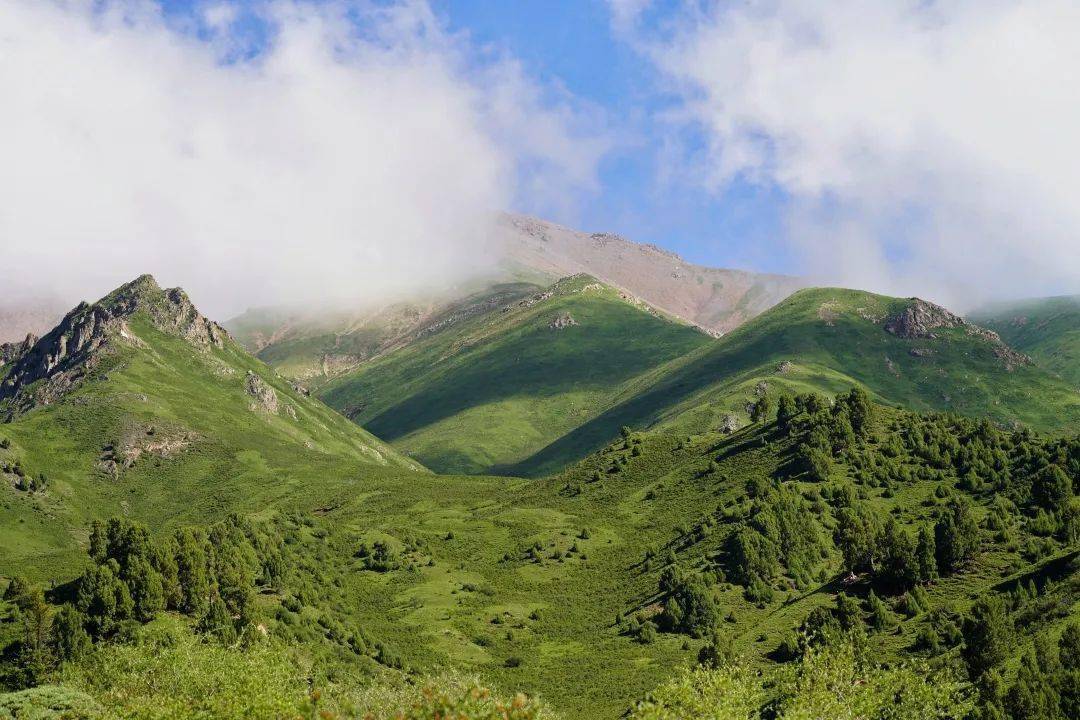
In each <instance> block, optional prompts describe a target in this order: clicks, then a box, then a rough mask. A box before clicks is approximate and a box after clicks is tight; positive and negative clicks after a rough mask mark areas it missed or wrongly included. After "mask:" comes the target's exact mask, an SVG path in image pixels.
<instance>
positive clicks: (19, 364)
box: [0, 275, 228, 415]
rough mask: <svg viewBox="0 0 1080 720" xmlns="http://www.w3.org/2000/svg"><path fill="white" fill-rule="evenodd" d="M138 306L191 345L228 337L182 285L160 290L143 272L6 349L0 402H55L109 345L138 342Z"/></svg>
mask: <svg viewBox="0 0 1080 720" xmlns="http://www.w3.org/2000/svg"><path fill="white" fill-rule="evenodd" d="M140 311H142V312H144V313H145V315H146V316H147V317H148V318H149V319H150V320H151V321H152V322H153V323H154V325H155V326H156V327H157V328H158V329H160V330H161V331H162V332H166V333H169V334H172V335H176V336H179V337H182V338H184V339H185V340H187V341H188V342H190V343H192V344H193V345H195V346H196V347H201V348H205V347H209V346H210V345H214V346H217V347H221V346H222V345H223V343H224V339H225V338H226V337H228V333H226V332H225V330H224V329H222V328H221V327H220V326H219V325H217V324H216V323H214V322H212V321H210V320H207V319H206V318H205V317H203V316H202V315H201V314H200V313H199V312H198V310H196V309H195V307H194V306H193V305H192V304H191V301H190V300H189V299H188V297H187V295H186V294H185V293H184V291H183V290H181V289H179V288H172V289H169V290H162V289H161V287H160V286H159V285H158V284H157V282H156V281H155V280H154V278H153V277H151V276H150V275H143V276H141V277H139V278H136V279H135V280H133V281H132V282H130V283H127V284H126V285H123V286H121V287H119V288H117V289H116V290H114V291H113V292H112V293H110V294H109V295H107V296H105V297H104V298H102V299H101V300H99V301H98V302H96V303H94V304H89V303H86V302H83V303H79V305H78V306H77V307H76V308H75V309H74V310H72V311H71V312H69V313H68V314H67V315H65V316H64V318H63V319H62V320H61V321H60V324H58V325H57V326H56V327H55V328H53V329H52V330H51V331H50V332H48V333H46V334H45V335H44V336H42V337H41V338H40V339H37V341H36V342H34V343H32V345H30V346H29V347H21V348H19V349H18V350H16V351H14V352H12V358H13V359H12V360H11V361H10V362H11V366H10V368H9V369H8V372H7V374H6V376H5V377H4V378H3V380H2V382H0V402H4V403H5V404H6V405H7V406H8V408H7V410H8V412H7V414H8V415H12V414H18V413H19V412H22V411H25V410H28V409H30V408H31V407H34V406H36V405H47V404H50V403H53V402H56V401H57V400H58V399H60V398H61V397H63V396H64V395H65V394H67V393H68V392H70V391H71V390H72V389H73V388H74V387H76V386H77V385H79V384H80V383H81V382H82V381H83V380H84V379H85V378H86V377H88V376H89V375H90V374H91V373H92V372H93V371H94V369H95V368H97V367H98V366H99V365H100V363H101V362H102V360H103V359H104V358H105V357H107V356H108V355H109V354H110V353H109V350H110V349H111V348H112V347H113V346H114V345H116V344H118V343H119V344H127V345H134V346H141V345H142V344H143V343H142V341H141V340H139V338H138V337H137V336H136V334H135V333H134V332H133V331H132V330H131V328H130V327H129V325H128V321H129V320H130V319H131V318H132V316H134V315H135V313H136V312H140ZM28 339H29V338H28ZM24 344H25V341H24Z"/></svg>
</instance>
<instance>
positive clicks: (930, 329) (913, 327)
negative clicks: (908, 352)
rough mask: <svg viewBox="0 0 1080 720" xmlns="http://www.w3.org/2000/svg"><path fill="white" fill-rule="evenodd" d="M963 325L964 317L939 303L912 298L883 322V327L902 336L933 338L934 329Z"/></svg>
mask: <svg viewBox="0 0 1080 720" xmlns="http://www.w3.org/2000/svg"><path fill="white" fill-rule="evenodd" d="M964 325H965V322H964V319H963V318H962V317H960V316H959V315H954V314H953V313H951V312H949V311H948V310H946V309H945V308H943V307H941V306H940V305H935V304H934V303H930V302H926V301H925V300H920V299H919V298H912V299H911V304H910V305H908V306H907V308H905V309H904V310H903V312H900V313H898V314H897V315H894V316H892V317H891V318H889V319H888V320H886V322H885V329H886V330H888V331H889V332H890V333H892V334H893V335H896V336H897V337H902V338H909V339H914V338H933V337H935V335H934V330H937V329H939V328H956V327H963V326H964Z"/></svg>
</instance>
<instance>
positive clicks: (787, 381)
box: [508, 288, 1080, 474]
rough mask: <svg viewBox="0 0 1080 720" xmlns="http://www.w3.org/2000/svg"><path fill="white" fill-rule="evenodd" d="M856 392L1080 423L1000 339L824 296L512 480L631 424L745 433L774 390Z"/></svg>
mask: <svg viewBox="0 0 1080 720" xmlns="http://www.w3.org/2000/svg"><path fill="white" fill-rule="evenodd" d="M890 327H892V329H893V331H890V330H889V329H888V328H890ZM854 384H858V385H862V386H863V387H865V388H867V389H868V390H869V391H870V392H871V393H872V394H873V395H874V396H875V397H876V398H878V399H879V400H881V401H883V402H887V403H890V404H894V405H899V406H902V407H906V408H910V409H915V410H949V411H955V412H959V413H963V414H966V415H970V416H972V417H989V418H991V419H993V420H995V421H998V422H1001V423H1012V422H1017V421H1018V422H1022V423H1025V424H1028V425H1031V426H1032V427H1034V428H1038V429H1043V430H1048V431H1066V430H1069V429H1070V428H1075V427H1076V426H1077V425H1078V424H1080V392H1078V391H1077V390H1076V389H1075V388H1074V387H1073V386H1071V385H1070V384H1068V383H1066V382H1063V381H1062V380H1061V379H1060V378H1058V377H1055V376H1053V375H1051V374H1050V373H1048V372H1046V371H1044V370H1042V369H1041V368H1039V367H1037V366H1035V365H1033V364H1032V363H1031V361H1030V360H1029V359H1027V358H1026V357H1024V356H1023V355H1021V354H1019V353H1016V352H1015V351H1013V350H1011V349H1010V348H1009V347H1008V346H1006V345H1005V344H1003V343H1002V342H1001V341H1000V340H999V339H998V338H997V337H996V336H995V335H993V334H992V333H987V332H986V331H983V330H982V329H981V328H979V327H977V326H972V325H970V324H967V323H964V321H963V320H962V319H960V318H959V317H957V316H955V315H952V314H951V313H948V312H947V311H945V310H943V309H941V308H938V307H937V306H933V305H931V304H929V303H925V302H923V301H921V300H913V299H900V298H890V297H885V296H881V295H874V294H871V293H866V292H861V291H857V290H841V289H832V288H815V289H808V290H800V291H798V292H796V293H795V294H793V295H792V296H791V297H789V298H788V299H787V300H784V301H783V302H781V303H780V304H779V305H777V306H776V307H774V308H772V309H771V310H768V311H767V312H765V313H763V314H761V315H760V316H758V317H757V318H755V319H753V320H751V321H750V322H748V323H746V324H745V325H742V326H741V327H739V328H737V329H736V330H735V331H733V332H732V333H730V334H728V335H725V336H724V337H723V338H720V339H719V340H717V341H715V342H712V343H709V344H707V345H705V346H703V347H700V348H698V350H697V351H696V352H693V353H690V354H688V355H686V356H685V357H682V358H680V359H678V360H676V361H673V362H672V363H670V364H668V365H666V366H665V367H664V368H663V372H662V373H656V374H654V375H652V376H646V377H643V378H640V379H639V380H638V381H637V382H635V383H633V384H632V385H631V387H629V388H627V389H625V390H624V392H623V395H624V399H623V400H622V401H620V402H618V403H616V404H614V405H612V406H611V407H609V408H607V409H605V410H604V412H602V413H600V414H599V415H598V416H597V417H595V418H593V419H591V420H590V421H589V422H587V423H584V424H583V425H582V426H581V427H579V428H577V429H575V430H574V431H572V432H570V433H567V434H566V435H564V436H563V437H560V438H559V439H558V440H557V441H556V442H555V443H553V444H552V445H551V446H549V447H547V448H544V449H543V450H542V451H540V452H539V453H537V454H536V455H534V456H532V457H530V458H528V459H527V460H526V461H525V462H523V463H521V464H520V465H519V466H517V467H514V468H509V469H508V471H510V472H512V473H513V472H524V473H530V474H538V473H543V472H550V471H552V470H555V469H557V468H558V467H560V463H561V462H562V459H563V458H566V457H575V456H576V457H582V456H584V455H585V454H586V453H588V452H590V451H592V450H593V449H595V448H597V447H599V446H601V445H603V444H605V443H606V442H608V441H609V440H610V438H612V437H613V436H614V435H615V433H616V432H617V431H618V428H619V427H620V426H622V425H627V424H629V425H631V426H633V427H650V426H653V425H656V424H658V423H660V424H674V425H677V426H681V427H684V428H686V429H688V430H692V431H696V430H700V429H703V428H708V427H715V426H717V425H718V424H719V423H721V422H723V421H724V418H729V420H728V421H729V422H732V423H733V425H734V426H738V425H739V424H741V423H743V422H745V421H746V419H747V411H746V408H747V405H748V403H749V402H752V401H753V400H754V398H755V397H756V396H757V394H758V393H760V392H761V391H762V390H763V389H765V388H767V387H780V388H787V389H789V390H792V391H806V390H817V391H823V392H837V391H839V390H841V389H843V388H846V387H850V386H852V385H854Z"/></svg>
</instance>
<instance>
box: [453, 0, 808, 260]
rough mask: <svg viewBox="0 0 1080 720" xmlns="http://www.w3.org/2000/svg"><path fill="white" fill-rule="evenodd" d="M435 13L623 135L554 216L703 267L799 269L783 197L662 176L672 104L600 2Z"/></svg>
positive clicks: (484, 5) (475, 3)
mask: <svg viewBox="0 0 1080 720" xmlns="http://www.w3.org/2000/svg"><path fill="white" fill-rule="evenodd" d="M675 5H676V3H674V2H670V1H669V2H661V3H656V4H654V5H653V7H652V9H651V12H650V15H649V17H650V18H656V17H663V16H665V15H666V14H667V11H668V10H670V9H671V7H673V6H675ZM434 7H435V8H436V10H437V11H438V12H439V13H440V14H442V16H443V17H444V18H445V19H446V21H447V22H448V24H449V26H450V28H452V29H453V30H455V31H459V32H464V33H468V34H469V36H470V37H471V38H473V39H474V40H475V41H476V42H477V43H478V44H479V45H482V46H483V45H490V46H493V47H495V48H502V49H505V50H506V51H507V52H509V53H510V54H512V55H513V56H515V57H517V58H518V59H519V60H520V61H521V62H523V63H524V64H525V66H526V68H527V70H528V71H529V73H530V74H531V75H533V76H534V77H537V78H538V79H540V80H542V81H547V82H552V83H557V84H558V85H560V86H562V87H565V88H566V90H567V91H569V92H570V93H572V94H573V95H575V96H577V97H579V98H583V99H585V100H587V101H589V102H592V103H595V104H596V105H597V106H599V107H600V108H602V110H603V112H604V115H605V117H606V120H607V122H608V123H609V124H610V126H611V127H612V129H613V130H614V131H615V134H616V135H617V136H618V137H619V138H620V143H619V146H618V147H616V148H615V149H614V150H613V151H612V153H611V154H610V155H609V156H608V157H607V158H606V159H605V161H604V162H602V163H601V166H600V186H601V187H600V190H599V192H598V193H597V194H596V195H595V196H593V197H589V198H586V199H585V200H584V201H583V202H582V203H581V205H580V207H579V208H577V209H576V212H574V213H573V214H574V215H576V217H567V218H561V219H563V220H566V221H567V222H571V223H575V224H577V225H579V226H580V227H581V228H582V229H586V230H608V231H614V232H618V233H621V234H624V235H626V236H628V237H631V238H632V239H634V240H637V241H639V242H651V243H655V244H657V245H660V246H662V247H666V248H668V249H671V250H674V251H676V252H678V253H680V254H681V255H683V256H684V257H686V258H687V259H689V260H692V261H695V262H699V263H702V264H706V265H719V266H734V267H744V268H753V269H758V270H771V271H776V272H794V271H795V270H796V268H793V267H792V266H791V263H790V258H789V257H788V255H787V253H786V252H785V250H784V248H785V246H784V244H783V243H781V242H779V241H778V240H779V238H780V235H781V233H782V231H783V229H782V226H781V221H780V218H781V217H782V213H781V210H782V207H783V197H782V194H781V193H779V192H778V191H776V190H775V189H774V188H769V187H761V186H757V185H753V184H750V183H747V182H745V181H736V182H735V183H733V184H732V185H731V186H730V187H729V188H727V190H726V191H724V192H722V193H719V194H717V193H714V192H711V191H709V190H706V189H704V188H703V187H701V186H700V185H698V184H697V183H693V182H686V181H683V182H680V181H679V180H678V179H677V178H676V179H669V180H663V179H661V176H662V175H663V173H662V170H661V167H660V164H661V163H662V162H663V153H664V147H663V142H664V138H665V137H666V133H668V132H670V128H661V127H659V122H660V121H659V120H658V119H657V118H658V116H659V115H661V114H662V113H663V112H664V111H665V110H667V109H669V108H670V106H671V105H672V104H673V101H672V99H671V97H670V95H669V93H667V92H666V90H665V86H664V84H665V80H664V78H662V77H661V76H660V75H659V74H658V73H657V72H656V70H655V69H654V68H653V66H652V64H651V63H650V62H649V61H648V60H647V59H646V58H644V57H642V56H641V55H640V54H639V53H638V52H637V51H636V50H635V49H634V48H632V47H631V46H630V45H629V44H628V43H626V42H625V41H624V40H622V39H620V38H618V37H616V33H615V32H614V31H613V28H612V23H611V15H610V11H609V7H608V4H607V3H606V2H604V1H603V0H515V1H514V2H491V0H438V2H436V3H435V5H434ZM647 19H648V18H647ZM680 140H681V141H682V142H684V143H686V145H687V147H688V148H689V149H690V150H691V151H693V149H694V148H695V147H696V146H697V145H699V144H700V142H701V139H700V138H697V137H694V133H693V130H692V129H691V130H684V131H683V132H682V133H681V135H680ZM522 209H524V210H526V211H528V210H529V209H530V208H528V206H526V207H524V208H522Z"/></svg>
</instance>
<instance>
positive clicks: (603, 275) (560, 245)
mask: <svg viewBox="0 0 1080 720" xmlns="http://www.w3.org/2000/svg"><path fill="white" fill-rule="evenodd" d="M499 237H500V240H501V246H502V247H503V249H504V251H505V253H506V257H507V258H508V259H509V260H510V262H511V263H512V264H515V263H516V264H517V265H519V266H520V267H522V268H527V269H528V270H531V271H533V272H539V273H544V274H546V275H548V276H549V277H551V278H552V279H556V278H560V277H565V276H567V275H574V274H577V273H586V274H588V275H592V276H593V277H595V278H597V279H599V280H601V281H602V282H605V283H608V284H609V285H613V286H615V287H618V288H620V289H623V290H626V291H628V292H630V293H632V294H634V295H637V296H638V297H640V298H641V299H642V300H644V301H645V302H647V303H649V304H650V305H652V306H654V307H657V308H659V309H661V310H663V311H664V312H666V313H669V314H671V315H674V316H676V317H678V318H682V319H683V320H685V321H687V322H690V323H693V324H695V325H699V326H701V327H703V328H706V329H708V330H712V331H714V332H718V333H723V332H730V331H731V330H733V329H735V328H736V327H738V326H739V325H741V324H742V323H744V322H746V321H747V320H749V319H750V318H753V317H754V316H756V315H758V314H759V313H761V312H763V311H765V310H767V309H769V308H770V307H772V306H773V305H775V304H776V303H778V302H780V301H781V300H783V299H784V298H785V297H787V296H788V295H790V294H791V293H792V292H794V291H795V290H797V289H799V288H800V287H805V286H806V281H805V280H803V279H802V278H797V277H790V276H786V275H769V274H763V273H753V272H746V271H742V270H725V269H721V268H711V267H704V266H702V265H695V264H693V263H690V262H687V261H686V260H683V259H682V258H681V257H679V256H678V255H676V254H675V253H673V252H670V251H667V250H664V249H662V248H659V247H657V246H655V245H648V244H641V243H636V242H633V241H631V240H628V239H626V238H623V237H620V236H619V235H613V234H611V233H603V232H597V233H585V232H581V231H578V230H572V229H570V228H567V227H563V226H561V225H557V224H555V223H551V222H547V221H544V220H539V219H536V218H532V217H527V216H523V215H504V216H503V217H502V218H501V220H500V223H499Z"/></svg>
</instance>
